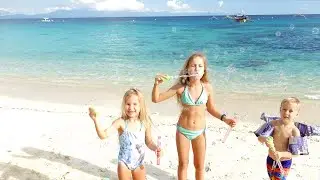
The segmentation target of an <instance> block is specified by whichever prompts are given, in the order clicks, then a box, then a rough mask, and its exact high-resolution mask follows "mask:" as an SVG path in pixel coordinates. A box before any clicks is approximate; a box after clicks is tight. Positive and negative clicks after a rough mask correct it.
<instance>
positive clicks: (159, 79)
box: [154, 74, 168, 85]
mask: <svg viewBox="0 0 320 180" xmlns="http://www.w3.org/2000/svg"><path fill="white" fill-rule="evenodd" d="M166 79H168V75H163V74H157V75H156V77H155V79H154V83H155V84H156V85H158V84H161V83H163V81H164V80H166Z"/></svg>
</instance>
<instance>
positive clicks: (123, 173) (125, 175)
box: [118, 163, 131, 180]
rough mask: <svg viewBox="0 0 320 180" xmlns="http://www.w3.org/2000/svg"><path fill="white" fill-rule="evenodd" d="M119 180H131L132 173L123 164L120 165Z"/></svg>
mask: <svg viewBox="0 0 320 180" xmlns="http://www.w3.org/2000/svg"><path fill="white" fill-rule="evenodd" d="M118 179H119V180H128V179H131V171H130V170H129V169H128V168H127V166H126V165H125V164H123V163H118Z"/></svg>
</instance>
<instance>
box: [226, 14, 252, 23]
mask: <svg viewBox="0 0 320 180" xmlns="http://www.w3.org/2000/svg"><path fill="white" fill-rule="evenodd" d="M227 18H229V19H232V20H234V21H236V22H241V23H243V22H247V21H249V17H248V16H247V15H244V14H237V15H233V16H227Z"/></svg>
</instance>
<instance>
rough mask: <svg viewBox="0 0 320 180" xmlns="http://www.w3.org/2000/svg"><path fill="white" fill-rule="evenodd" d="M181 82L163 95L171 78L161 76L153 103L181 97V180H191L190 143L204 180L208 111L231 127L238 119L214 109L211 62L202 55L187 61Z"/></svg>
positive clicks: (200, 178)
mask: <svg viewBox="0 0 320 180" xmlns="http://www.w3.org/2000/svg"><path fill="white" fill-rule="evenodd" d="M179 77H180V78H179V79H178V82H177V83H176V84H175V85H173V86H172V87H171V88H170V89H169V90H167V91H166V92H162V93H160V92H159V84H161V83H162V82H163V81H164V80H166V79H167V78H168V76H167V75H157V76H156V77H155V83H154V86H153V90H152V102H154V103H158V102H161V101H164V100H166V99H169V98H171V97H173V96H174V95H177V100H178V103H179V104H180V105H181V107H182V108H181V114H180V117H179V121H178V123H177V132H176V145H177V151H178V157H179V167H178V179H179V180H186V179H187V169H188V163H189V149H190V141H191V145H192V150H193V154H194V167H195V170H196V174H195V177H196V179H197V180H203V179H204V159H205V152H206V137H205V128H206V121H205V111H206V110H207V111H208V112H209V113H210V114H211V115H212V116H214V117H216V118H217V119H220V120H221V121H223V122H225V123H226V124H228V125H229V126H231V127H234V126H235V125H236V121H235V120H234V119H229V118H227V117H226V115H225V114H221V113H219V112H218V110H217V109H216V108H215V106H214V99H213V88H212V86H211V84H210V83H209V81H208V71H207V60H206V57H205V56H204V55H202V54H201V53H194V54H193V55H191V56H190V57H189V58H188V59H187V61H186V62H185V64H184V66H183V69H182V71H181V72H180V76H179Z"/></svg>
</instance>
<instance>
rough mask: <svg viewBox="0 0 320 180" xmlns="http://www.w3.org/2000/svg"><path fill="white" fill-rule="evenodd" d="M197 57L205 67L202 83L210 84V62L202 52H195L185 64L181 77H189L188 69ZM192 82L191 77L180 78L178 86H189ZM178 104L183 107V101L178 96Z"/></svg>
mask: <svg viewBox="0 0 320 180" xmlns="http://www.w3.org/2000/svg"><path fill="white" fill-rule="evenodd" d="M196 57H200V58H201V59H202V60H203V65H204V72H203V76H202V77H201V79H200V81H201V82H203V83H208V82H209V78H208V61H207V58H206V56H205V55H204V54H202V53H201V52H195V53H193V54H192V55H191V56H190V57H189V58H188V59H187V60H186V61H185V63H184V65H183V67H182V69H181V71H180V73H179V76H181V75H188V67H189V64H190V61H192V60H193V59H195V58H196ZM189 82H190V80H189V77H180V78H179V79H178V82H177V84H182V85H184V86H187V85H188V84H189ZM177 102H178V104H180V105H181V99H180V97H179V96H178V95H177Z"/></svg>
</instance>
